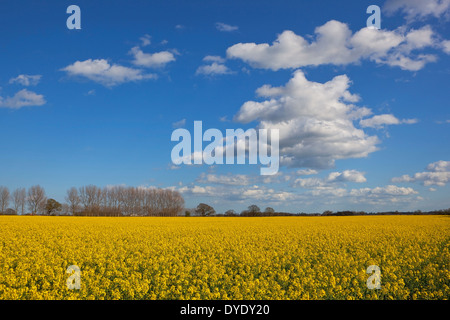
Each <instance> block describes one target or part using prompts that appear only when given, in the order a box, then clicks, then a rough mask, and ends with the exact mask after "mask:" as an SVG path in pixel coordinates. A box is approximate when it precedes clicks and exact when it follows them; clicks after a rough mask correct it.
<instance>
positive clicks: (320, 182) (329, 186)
mask: <svg viewBox="0 0 450 320" xmlns="http://www.w3.org/2000/svg"><path fill="white" fill-rule="evenodd" d="M313 171H315V170H313ZM366 181H367V180H366V177H365V176H364V173H363V172H360V171H357V170H344V171H343V172H332V173H330V174H329V175H328V177H327V178H324V179H322V178H297V179H296V180H295V181H294V182H293V183H292V187H294V188H298V187H301V188H306V189H318V190H321V192H324V191H325V190H333V189H342V188H337V187H336V186H337V185H338V183H343V182H357V183H363V182H366ZM327 192H328V191H327ZM339 193H342V192H341V191H339Z"/></svg>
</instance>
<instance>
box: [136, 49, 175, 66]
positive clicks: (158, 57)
mask: <svg viewBox="0 0 450 320" xmlns="http://www.w3.org/2000/svg"><path fill="white" fill-rule="evenodd" d="M130 53H131V54H132V55H133V56H134V60H133V61H132V62H133V64H135V65H137V66H140V67H147V68H160V67H163V66H165V65H166V64H167V63H169V62H172V61H175V60H176V59H175V56H174V54H173V53H172V52H169V51H160V52H156V53H145V52H143V51H142V50H141V49H140V48H139V47H133V48H131V51H130Z"/></svg>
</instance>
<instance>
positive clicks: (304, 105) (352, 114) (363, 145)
mask: <svg viewBox="0 0 450 320" xmlns="http://www.w3.org/2000/svg"><path fill="white" fill-rule="evenodd" d="M350 84H351V82H350V80H349V79H348V77H347V76H346V75H341V76H336V77H334V78H333V79H332V80H330V81H328V82H326V83H318V82H312V81H308V80H307V79H306V78H305V75H304V74H303V72H302V71H301V70H297V71H295V72H294V74H293V77H292V78H291V79H290V80H289V82H288V83H287V84H286V85H284V86H281V87H271V86H269V85H265V86H263V87H261V88H259V89H258V90H257V93H258V94H259V95H260V96H264V97H266V98H267V99H266V100H264V101H262V102H257V101H247V102H245V103H244V104H243V105H242V106H241V108H240V110H239V112H238V113H237V114H236V115H235V116H234V120H235V121H238V122H241V123H249V122H252V121H259V124H258V127H259V128H261V129H279V133H280V160H281V164H283V165H286V166H290V167H305V168H315V169H317V168H329V167H332V166H333V165H334V161H335V160H336V159H346V158H360V157H366V156H367V155H368V154H370V153H371V152H374V151H376V150H377V147H376V145H377V144H378V143H379V142H380V141H379V139H378V138H377V137H376V136H368V135H366V133H365V132H364V131H363V130H362V129H358V128H355V126H354V124H353V121H355V120H359V119H360V118H361V117H363V116H366V115H369V114H370V113H371V111H370V109H367V108H358V107H357V106H355V105H353V104H352V103H349V102H350V101H357V100H358V99H359V97H358V96H356V95H353V94H351V93H350V92H349V91H348V88H349V86H350Z"/></svg>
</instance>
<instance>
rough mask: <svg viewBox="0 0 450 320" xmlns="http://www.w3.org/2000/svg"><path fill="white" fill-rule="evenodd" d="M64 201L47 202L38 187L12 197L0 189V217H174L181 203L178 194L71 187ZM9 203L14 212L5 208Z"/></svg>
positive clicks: (141, 190) (152, 189) (124, 188)
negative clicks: (30, 215) (29, 214)
mask: <svg viewBox="0 0 450 320" xmlns="http://www.w3.org/2000/svg"><path fill="white" fill-rule="evenodd" d="M65 200H66V202H67V203H64V204H61V203H59V202H58V201H56V200H54V199H47V196H46V194H45V190H44V188H42V187H41V186H39V185H36V186H32V187H30V188H29V189H28V190H26V189H25V188H18V189H16V190H14V191H13V192H12V193H10V191H9V189H8V188H7V187H1V186H0V213H1V214H19V213H20V214H25V213H26V212H25V208H27V209H28V210H29V211H28V212H29V213H31V214H32V215H33V214H49V215H65V214H72V215H85V216H126V215H130V216H131V215H133V216H176V215H178V214H179V213H180V212H182V210H183V208H184V199H183V197H182V196H181V194H180V193H179V192H178V191H174V190H169V189H156V188H142V187H138V188H136V187H125V186H112V187H104V188H100V187H97V186H94V185H88V186H83V187H80V188H78V189H77V188H75V187H72V188H70V189H69V190H67V193H66V197H65ZM10 202H12V203H13V207H14V208H8V206H9V203H10Z"/></svg>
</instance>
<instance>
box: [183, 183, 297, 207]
mask: <svg viewBox="0 0 450 320" xmlns="http://www.w3.org/2000/svg"><path fill="white" fill-rule="evenodd" d="M178 191H179V192H181V193H182V194H184V195H191V196H205V197H210V198H213V199H222V200H229V201H233V202H236V201H238V202H242V201H246V202H247V201H258V202H264V203H267V202H272V203H274V202H283V201H291V200H295V199H299V198H301V197H302V196H301V195H298V194H296V193H292V192H287V191H281V190H275V189H273V188H267V187H264V186H263V187H260V186H258V185H251V186H245V187H242V188H240V187H238V186H236V185H232V186H227V185H223V186H205V187H202V186H198V185H192V186H184V187H180V188H178Z"/></svg>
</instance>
